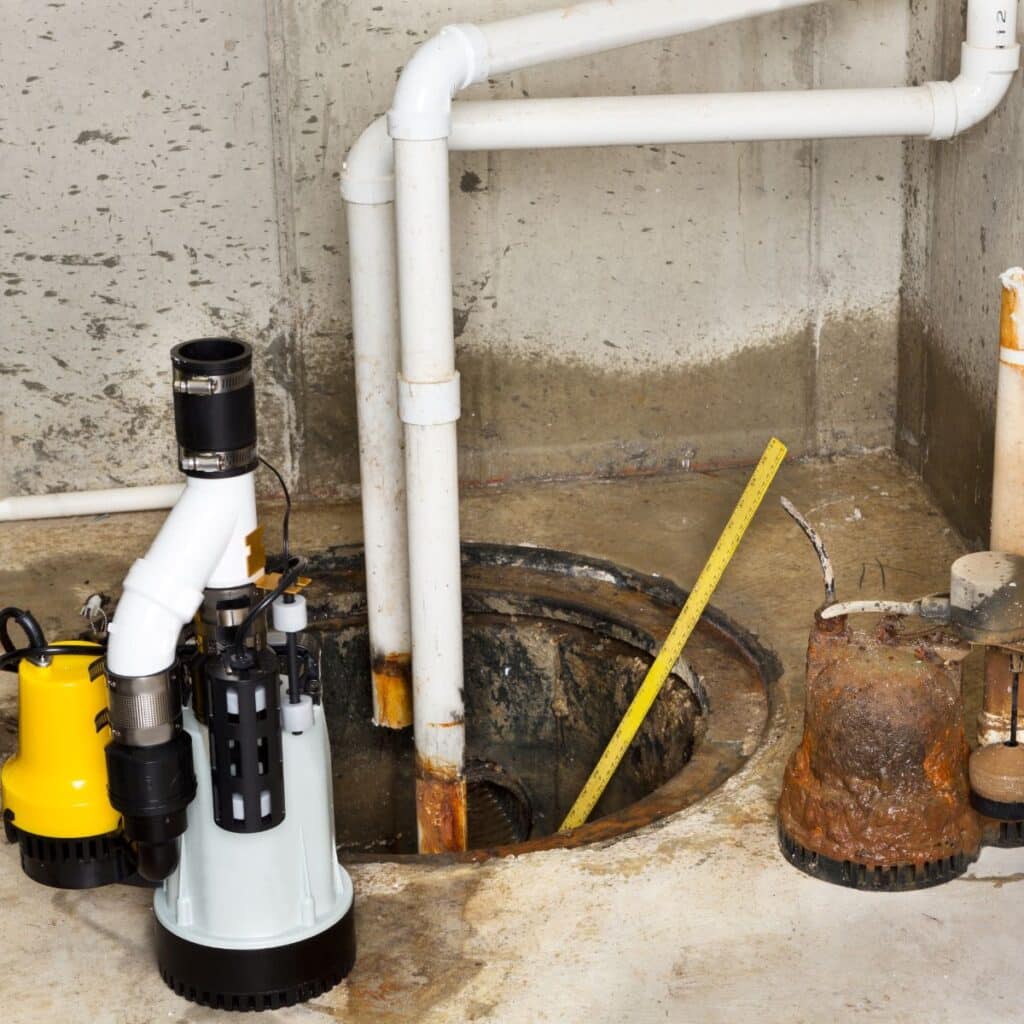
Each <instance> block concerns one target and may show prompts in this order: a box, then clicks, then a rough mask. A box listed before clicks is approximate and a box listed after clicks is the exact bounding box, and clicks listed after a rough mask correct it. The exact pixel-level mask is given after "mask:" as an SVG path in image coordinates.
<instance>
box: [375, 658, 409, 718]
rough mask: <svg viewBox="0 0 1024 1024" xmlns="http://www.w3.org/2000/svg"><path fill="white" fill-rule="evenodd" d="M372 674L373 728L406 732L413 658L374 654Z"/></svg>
mask: <svg viewBox="0 0 1024 1024" xmlns="http://www.w3.org/2000/svg"><path fill="white" fill-rule="evenodd" d="M371 672H372V674H373V707H374V712H375V716H374V725H380V726H383V727H384V728H386V729H405V728H406V727H407V726H410V725H412V658H411V656H410V655H408V654H377V655H374V657H373V663H372V665H371Z"/></svg>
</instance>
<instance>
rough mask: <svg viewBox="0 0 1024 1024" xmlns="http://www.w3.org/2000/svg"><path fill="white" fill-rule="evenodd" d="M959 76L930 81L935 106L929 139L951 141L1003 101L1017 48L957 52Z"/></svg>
mask: <svg viewBox="0 0 1024 1024" xmlns="http://www.w3.org/2000/svg"><path fill="white" fill-rule="evenodd" d="M960 53H961V56H960V74H959V75H957V76H956V78H954V79H953V81H952V82H929V83H928V89H929V91H930V92H931V94H932V100H933V102H934V104H935V121H934V125H933V127H932V132H931V134H930V135H929V136H928V137H929V138H930V139H951V138H953V136H954V135H959V134H960V133H961V132H965V131H967V129H968V128H971V127H973V126H974V125H976V124H978V122H979V121H983V120H984V119H985V118H986V117H988V116H989V114H991V113H992V111H994V110H995V109H996V107H998V106H999V104H1000V103H1001V102H1002V99H1003V97H1004V96H1005V95H1006V92H1007V90H1008V89H1009V88H1010V83H1011V82H1012V81H1013V76H1014V74H1015V73H1016V72H1017V69H1018V67H1019V66H1020V46H1018V45H1016V44H1015V45H1013V46H1007V47H1001V48H991V49H990V48H988V47H980V46H972V45H971V44H969V43H964V44H963V46H962V47H961V50H960Z"/></svg>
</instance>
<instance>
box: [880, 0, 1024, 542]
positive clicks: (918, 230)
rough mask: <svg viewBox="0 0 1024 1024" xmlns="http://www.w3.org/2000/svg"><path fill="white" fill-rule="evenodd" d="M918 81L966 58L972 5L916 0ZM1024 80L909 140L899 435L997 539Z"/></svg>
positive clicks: (972, 519) (940, 494)
mask: <svg viewBox="0 0 1024 1024" xmlns="http://www.w3.org/2000/svg"><path fill="white" fill-rule="evenodd" d="M911 9H912V11H913V17H912V19H911V32H910V48H909V51H908V59H909V62H910V73H911V76H912V78H913V80H914V81H926V80H928V79H942V80H949V79H950V78H951V77H952V76H954V75H955V74H956V73H957V71H958V69H959V65H960V42H961V40H962V38H963V35H962V32H963V19H964V10H965V5H963V4H956V3H944V2H942V0H913V2H912V4H911ZM1022 118H1024V77H1022V76H1021V75H1020V73H1018V74H1017V75H1016V76H1015V77H1014V80H1013V82H1012V83H1011V85H1010V88H1009V91H1008V93H1007V95H1006V97H1005V99H1004V100H1003V102H1002V103H1001V104H1000V106H999V107H998V109H997V110H996V111H995V112H994V113H993V114H992V116H991V117H988V118H986V119H985V120H984V121H983V122H982V123H981V124H979V125H976V126H975V127H974V128H972V129H971V130H970V131H968V132H966V133H965V134H964V135H962V136H958V137H957V138H955V139H953V140H951V141H950V142H948V143H940V144H938V145H935V144H932V143H927V142H913V143H909V144H908V145H907V149H906V154H907V161H906V173H905V178H904V194H905V204H904V205H905V235H904V245H903V273H902V277H903V287H902V290H901V296H902V302H901V310H900V326H899V357H898V362H899V370H898V393H899V394H898V412H897V443H898V449H899V451H900V454H901V455H902V456H903V457H904V458H905V459H906V460H907V461H908V462H909V463H910V464H911V465H913V466H914V467H915V468H916V469H917V470H918V471H919V472H920V473H921V474H922V476H923V477H924V479H925V481H926V482H927V483H928V485H929V486H930V487H931V489H932V492H933V493H934V494H935V496H936V498H937V499H938V501H939V502H940V504H941V506H942V508H943V509H944V511H945V512H946V513H947V515H949V516H950V517H951V519H952V521H953V522H954V523H955V525H956V526H957V528H958V529H959V530H961V531H962V532H963V533H964V534H965V535H967V536H970V537H973V538H977V539H979V540H983V539H987V537H988V525H989V510H990V505H989V501H990V496H991V478H992V438H993V433H994V425H995V395H996V376H997V370H998V366H999V355H998V353H999V303H1000V286H999V275H1000V274H1001V273H1002V272H1003V271H1004V270H1006V269H1007V268H1008V267H1011V266H1017V265H1019V264H1020V263H1022V262H1024V221H1022V219H1021V218H1020V216H1019V215H1018V211H1019V210H1020V209H1021V204H1022V202H1024V161H1022V159H1021V157H1022V155H1024V132H1022V131H1021V126H1022Z"/></svg>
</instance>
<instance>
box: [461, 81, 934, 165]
mask: <svg viewBox="0 0 1024 1024" xmlns="http://www.w3.org/2000/svg"><path fill="white" fill-rule="evenodd" d="M934 111H935V104H934V100H933V96H932V91H931V90H930V89H929V88H928V87H927V86H919V87H916V88H896V89H817V90H807V91H796V90H793V91H785V92H782V91H780V92H754V93H707V94H698V95H688V96H617V97H584V98H578V99H540V100H502V101H496V102H489V103H488V102H460V103H455V104H454V105H453V108H452V134H451V137H450V139H449V145H450V148H451V149H453V150H475V149H480V150H498V149H553V148H559V147H574V146H635V145H657V144H662V143H679V144H683V143H695V142H753V141H769V140H775V139H827V138H856V137H862V136H888V135H892V136H907V135H924V136H927V135H930V134H931V131H932V126H933V121H934Z"/></svg>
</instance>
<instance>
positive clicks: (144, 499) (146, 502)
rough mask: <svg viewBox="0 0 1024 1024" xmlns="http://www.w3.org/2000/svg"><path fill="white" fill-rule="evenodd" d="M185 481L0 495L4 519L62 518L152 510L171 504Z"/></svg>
mask: <svg viewBox="0 0 1024 1024" xmlns="http://www.w3.org/2000/svg"><path fill="white" fill-rule="evenodd" d="M184 486H185V485H184V484H154V485H153V486H151V487H110V488H106V489H104V490H97V491H67V492H65V493H63V494H25V495H19V496H17V497H11V498H0V522H3V523H8V522H13V521H15V520H19V519H59V518H61V517H63V516H95V515H102V514H104V513H107V512H148V511H150V510H151V509H157V508H170V507H171V506H172V505H173V504H174V503H175V502H176V501H177V500H178V498H179V497H181V491H182V488H183V487H184Z"/></svg>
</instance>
